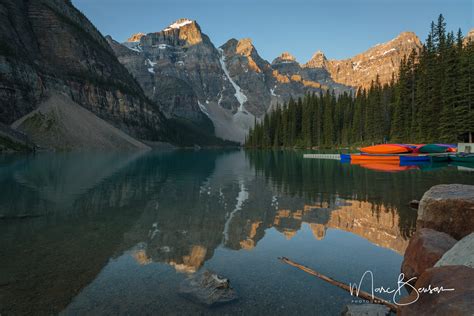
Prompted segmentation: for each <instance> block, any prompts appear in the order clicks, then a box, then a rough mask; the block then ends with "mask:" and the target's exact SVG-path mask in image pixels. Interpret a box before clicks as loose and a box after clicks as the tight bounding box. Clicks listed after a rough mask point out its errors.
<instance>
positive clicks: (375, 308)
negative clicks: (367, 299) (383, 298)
mask: <svg viewBox="0 0 474 316" xmlns="http://www.w3.org/2000/svg"><path fill="white" fill-rule="evenodd" d="M389 313H390V309H389V308H388V307H387V306H384V305H380V304H349V305H346V307H344V310H343V311H342V313H341V316H385V315H389Z"/></svg>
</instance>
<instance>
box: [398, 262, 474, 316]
mask: <svg viewBox="0 0 474 316" xmlns="http://www.w3.org/2000/svg"><path fill="white" fill-rule="evenodd" d="M415 287H416V288H417V289H418V291H412V292H411V294H410V296H407V297H405V298H403V299H402V302H401V303H402V304H406V305H404V306H399V307H398V311H397V315H399V316H405V315H407V316H411V315H420V316H421V315H453V316H454V315H459V316H462V315H472V311H473V302H474V269H472V268H468V267H466V266H445V267H437V268H431V269H428V270H426V271H425V273H423V274H422V275H421V277H420V278H419V279H418V281H417V282H416V285H415ZM440 287H443V289H444V291H441V290H440ZM429 289H431V293H430V292H429ZM448 289H454V290H448ZM447 290H448V291H447ZM438 291H439V293H438Z"/></svg>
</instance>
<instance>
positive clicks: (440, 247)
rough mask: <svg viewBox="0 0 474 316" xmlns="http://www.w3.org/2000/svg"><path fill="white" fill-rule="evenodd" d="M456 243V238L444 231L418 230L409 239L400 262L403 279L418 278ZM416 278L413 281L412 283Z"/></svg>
mask: <svg viewBox="0 0 474 316" xmlns="http://www.w3.org/2000/svg"><path fill="white" fill-rule="evenodd" d="M455 244H456V239H454V238H453V237H451V236H449V235H448V234H446V233H442V232H438V231H435V230H433V229H429V228H422V229H420V230H418V231H417V232H416V233H415V235H413V237H412V238H411V239H410V243H409V244H408V247H407V250H406V251H405V257H404V258H403V263H402V272H403V273H404V274H405V279H406V280H409V279H411V278H413V277H416V278H418V277H419V276H420V275H421V274H422V273H423V272H424V271H425V270H426V269H429V268H432V267H433V266H434V265H435V263H436V262H437V261H438V260H439V259H440V258H441V257H442V256H443V254H444V253H445V252H446V251H448V250H449V249H451V247H453V246H454V245H455ZM415 282H416V280H415V281H414V282H413V284H414V283H415Z"/></svg>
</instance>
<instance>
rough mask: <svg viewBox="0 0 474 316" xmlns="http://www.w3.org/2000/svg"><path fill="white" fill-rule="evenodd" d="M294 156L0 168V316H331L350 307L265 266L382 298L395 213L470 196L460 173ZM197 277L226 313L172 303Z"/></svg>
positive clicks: (399, 224)
mask: <svg viewBox="0 0 474 316" xmlns="http://www.w3.org/2000/svg"><path fill="white" fill-rule="evenodd" d="M302 156H303V155H302V152H294V151H247V152H246V151H239V150H235V151H231V150H226V151H224V150H200V151H192V150H177V151H170V152H148V153H40V154H36V155H30V156H22V155H8V156H0V183H1V191H0V215H1V216H2V219H0V258H1V260H0V314H2V315H10V314H11V315H23V314H57V313H61V314H64V315H96V314H106V315H117V314H161V315H169V314H175V315H189V314H219V315H220V314H246V315H261V314H268V313H271V314H275V315H295V314H304V315H338V314H339V313H340V311H341V310H342V308H343V306H344V305H345V304H347V303H350V302H351V301H352V300H353V297H351V296H350V295H349V294H348V293H346V292H344V291H343V290H341V289H339V288H336V287H334V286H333V285H330V284H327V283H324V282H323V281H321V280H318V279H316V278H314V277H312V276H310V275H308V274H305V273H304V272H302V271H300V270H297V269H295V268H293V267H291V266H288V265H285V264H283V263H281V262H280V261H279V260H278V259H277V258H278V257H280V256H285V257H288V258H290V259H292V260H294V261H297V262H299V263H302V264H304V265H307V266H309V267H311V268H313V269H315V270H317V271H319V272H321V273H323V274H326V275H327V276H330V277H332V278H335V279H337V280H339V281H341V282H344V283H347V284H348V283H355V282H357V283H358V282H359V280H360V278H361V277H362V274H363V273H364V272H365V271H368V270H370V271H372V272H373V274H374V283H375V285H376V286H384V287H388V286H391V287H395V286H396V282H397V279H398V275H399V273H400V265H401V261H402V256H403V253H404V250H405V248H406V246H407V243H408V238H409V237H410V236H411V234H412V233H413V231H414V229H415V225H416V211H415V210H412V209H410V208H409V207H408V202H409V201H411V200H413V199H420V198H421V197H422V195H423V193H424V192H425V191H426V190H428V189H429V188H430V187H431V186H433V185H435V184H441V183H466V184H469V183H470V184H473V183H474V173H473V172H472V171H473V169H471V168H469V166H467V167H466V166H448V165H422V166H417V167H410V168H393V169H391V168H390V166H385V165H384V166H380V165H363V166H359V165H351V164H342V163H341V162H339V161H335V160H313V159H303V158H302ZM19 215H21V216H23V217H21V216H20V218H18V216H19ZM203 269H209V270H212V271H214V272H216V273H218V274H220V275H222V276H224V277H226V278H229V279H230V281H231V285H232V287H233V288H234V289H235V290H236V291H237V293H238V296H239V300H238V301H236V302H234V303H231V304H227V305H222V306H219V307H215V308H208V307H205V306H201V305H198V304H196V303H193V302H190V301H188V300H186V299H185V298H183V297H181V296H180V295H179V294H178V288H179V284H180V282H181V281H182V280H184V279H185V278H187V277H188V276H190V275H192V274H193V273H196V272H198V271H201V270H203ZM369 285H370V283H369V282H365V283H364V286H363V289H365V290H370V287H369ZM384 297H385V298H386V299H391V296H390V295H385V296H384Z"/></svg>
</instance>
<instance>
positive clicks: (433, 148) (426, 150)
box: [419, 144, 448, 154]
mask: <svg viewBox="0 0 474 316" xmlns="http://www.w3.org/2000/svg"><path fill="white" fill-rule="evenodd" d="M447 151H448V147H446V146H440V145H436V144H428V145H424V146H421V147H420V149H419V152H420V153H423V154H439V153H445V152H447Z"/></svg>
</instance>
